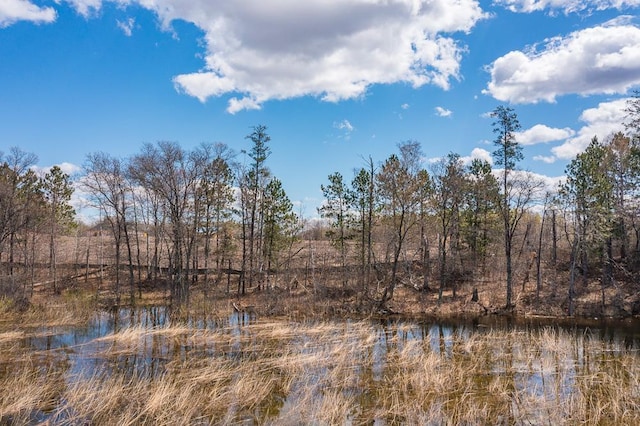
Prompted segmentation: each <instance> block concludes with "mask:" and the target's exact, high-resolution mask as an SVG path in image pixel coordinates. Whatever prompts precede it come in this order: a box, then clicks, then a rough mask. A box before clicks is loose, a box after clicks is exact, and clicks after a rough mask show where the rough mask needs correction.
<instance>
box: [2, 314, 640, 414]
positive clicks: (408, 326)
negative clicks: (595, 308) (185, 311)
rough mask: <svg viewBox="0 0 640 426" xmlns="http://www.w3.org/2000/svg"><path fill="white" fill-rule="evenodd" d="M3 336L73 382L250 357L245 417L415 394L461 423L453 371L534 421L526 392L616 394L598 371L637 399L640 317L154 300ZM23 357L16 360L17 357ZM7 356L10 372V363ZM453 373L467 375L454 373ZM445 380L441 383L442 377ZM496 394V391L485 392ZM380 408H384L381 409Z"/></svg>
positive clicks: (498, 409)
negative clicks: (426, 313)
mask: <svg viewBox="0 0 640 426" xmlns="http://www.w3.org/2000/svg"><path fill="white" fill-rule="evenodd" d="M3 342H4V340H0V354H3V355H4V354H8V353H9V352H10V351H13V353H18V352H19V353H22V354H27V355H28V357H26V358H23V359H27V360H28V362H29V363H31V364H33V365H39V366H42V374H43V375H47V374H50V372H51V371H56V372H58V374H60V375H61V377H63V380H64V381H65V382H66V384H67V386H68V387H72V386H73V385H74V384H77V383H79V382H82V381H86V380H91V379H92V378H95V377H100V378H101V379H105V378H109V377H112V376H116V375H118V376H122V377H125V378H136V380H143V379H144V380H149V381H150V382H153V381H154V380H156V379H158V380H159V379H160V378H162V377H164V376H165V375H167V374H174V373H172V372H174V371H177V370H179V369H182V368H196V367H197V368H209V367H210V364H212V363H213V361H215V360H220V362H223V363H226V364H224V365H228V366H230V367H233V366H238V365H242V364H250V363H255V373H254V374H256V375H263V376H264V377H263V379H264V380H265V381H266V382H267V383H269V386H271V388H270V391H269V395H268V396H265V397H264V399H263V401H262V402H261V403H260V404H257V405H256V406H252V408H251V410H249V411H247V410H246V409H243V401H242V398H240V399H237V400H234V404H233V405H234V407H235V408H233V414H232V415H230V416H231V417H230V418H231V419H232V420H234V421H237V420H238V419H241V418H244V416H248V415H249V414H250V415H251V416H253V418H261V419H263V420H264V419H271V420H273V419H277V418H283V416H284V417H286V418H289V419H290V420H291V419H292V418H293V419H294V420H295V417H294V416H299V415H301V414H295V413H296V412H297V411H298V410H299V408H300V404H301V401H306V402H308V400H318V401H329V402H331V401H332V400H331V399H330V398H334V399H336V401H338V400H340V398H342V399H343V400H344V401H348V402H349V401H350V402H349V403H351V404H353V406H354V407H356V408H349V409H348V410H347V409H345V412H346V413H347V414H346V416H347V418H346V419H344V418H343V421H345V420H348V422H353V423H361V422H369V421H370V420H372V419H373V420H375V421H377V422H378V423H381V424H384V423H394V422H396V421H400V422H402V421H409V419H418V418H426V417H420V415H417V417H411V415H410V414H411V412H410V411H409V414H407V412H408V411H407V410H406V409H403V410H404V411H402V410H399V409H398V408H397V407H398V406H399V405H398V404H401V403H408V404H412V405H410V407H412V409H415V410H416V413H422V414H424V413H427V412H428V413H429V415H433V416H436V417H434V418H447V419H454V420H456V421H455V422H456V423H457V422H458V421H459V422H462V423H464V422H465V421H467V420H465V417H464V414H456V413H459V412H460V410H461V408H460V407H458V406H457V404H459V403H460V401H459V400H458V399H456V398H458V395H457V392H458V391H455V392H454V391H450V390H449V389H450V386H451V385H452V383H455V382H456V380H458V381H460V383H463V384H464V388H465V392H468V395H471V396H470V397H467V398H471V400H473V399H474V398H477V399H478V401H477V403H478V404H479V406H482V407H486V410H487V412H486V413H485V415H486V416H487V417H486V418H489V419H494V420H496V419H499V420H500V422H504V423H509V424H511V423H518V419H523V418H524V419H528V421H529V422H531V423H534V424H535V423H539V420H540V419H541V417H540V416H542V418H545V417H546V418H549V417H550V416H551V414H552V413H551V412H549V411H547V412H537V411H536V409H535V407H536V404H534V403H529V402H531V401H538V402H539V401H547V402H548V401H551V402H553V403H554V404H555V405H556V406H559V407H560V406H563V404H564V405H566V404H568V405H569V406H570V405H571V404H572V403H573V402H572V401H573V398H574V394H575V393H576V392H578V393H580V395H583V397H584V398H585V401H586V402H589V401H591V403H593V404H596V402H597V401H599V400H600V399H602V393H603V392H607V390H605V389H604V388H603V386H604V385H603V384H602V383H601V382H598V381H594V379H593V377H597V376H598V375H602V374H605V373H606V375H607V377H610V379H611V380H612V381H613V382H614V383H617V384H618V385H619V386H622V387H627V388H628V389H630V390H631V393H632V395H631V396H633V397H636V396H640V395H638V394H640V388H639V387H638V385H637V383H638V375H640V371H638V370H637V366H638V357H640V322H638V321H635V322H633V321H625V322H621V323H611V322H585V323H575V322H574V323H568V322H567V323H561V322H559V321H543V320H533V319H527V320H524V321H515V320H513V319H502V318H489V317H488V318H482V319H480V320H478V319H476V320H470V321H458V322H453V321H451V322H439V323H436V322H433V321H424V320H402V319H395V320H388V319H385V320H377V321H370V322H362V321H349V320H335V321H331V322H329V323H326V322H322V323H313V322H308V323H304V324H301V323H297V322H292V321H285V320H280V321H279V322H278V321H258V320H257V319H256V317H255V315H251V314H249V313H247V312H233V313H232V314H231V315H229V316H228V317H225V318H222V319H221V318H215V317H203V316H194V315H192V316H185V315H177V314H176V313H172V312H171V311H170V310H169V309H167V308H166V307H162V306H149V307H138V308H128V309H120V310H117V311H111V312H101V313H99V314H97V315H96V316H95V317H94V318H93V319H92V320H91V321H90V322H89V323H87V324H86V325H84V326H81V327H72V328H46V327H42V328H39V329H36V330H29V331H28V332H25V333H24V336H23V337H20V338H16V339H14V340H13V341H12V342H11V343H10V344H9V343H3ZM316 357H317V359H316ZM2 359H6V357H4V356H3V357H2ZM19 359H20V358H19V357H15V361H14V362H15V363H16V365H17V363H18V362H21V361H19ZM280 359H283V360H286V361H283V362H282V363H280V361H279V360H280ZM630 359H631V360H634V361H633V362H630V361H629V360H630ZM0 365H2V369H0V377H4V376H6V375H7V374H8V372H9V371H11V368H12V365H11V362H10V361H3V364H0ZM252 365H253V364H252ZM448 370H450V371H448ZM455 371H460V372H466V373H465V374H467V375H469V377H457V376H456V375H455ZM603 372H604V373H603ZM238 374H239V373H238ZM461 374H462V373H461ZM439 377H444V378H445V379H442V380H445V381H444V382H438V381H437V380H439V379H438V378H439ZM198 380H200V379H198ZM241 380H242V377H239V376H237V377H235V378H232V379H229V383H228V384H227V385H226V386H231V387H233V386H240V385H241ZM446 381H450V382H452V383H447V382H446ZM447 392H450V393H447ZM634 392H635V393H634ZM489 394H491V395H492V396H491V398H492V399H491V400H490V401H489V400H488V399H487V400H483V399H482V398H487V395H489ZM442 395H444V396H442ZM61 398H62V397H61ZM63 399H64V398H62V399H61V400H60V403H62V400H63ZM420 401H422V402H420ZM472 402H473V401H472ZM321 403H322V402H319V403H314V404H316V405H311V407H312V409H318V410H320V409H324V408H322V406H321V405H317V404H321ZM335 404H336V403H334V405H335ZM394 404H395V405H394ZM483 404H484V405H483ZM381 406H382V407H385V410H386V411H385V412H384V414H375V413H378V412H379V411H380V410H381V408H380V407H381ZM313 407H315V408H313ZM547 410H548V409H547ZM400 411H402V413H403V414H402V415H400V414H397V412H400ZM371 413H374V414H371ZM394 413H396V414H394ZM439 413H440V414H439ZM442 413H448V414H447V415H446V416H444V414H442ZM451 413H453V414H451ZM425 415H426V414H425ZM438 415H442V416H444V417H438ZM456 416H458V417H456ZM300 420H304V417H302V418H300ZM293 422H294V423H295V421H293Z"/></svg>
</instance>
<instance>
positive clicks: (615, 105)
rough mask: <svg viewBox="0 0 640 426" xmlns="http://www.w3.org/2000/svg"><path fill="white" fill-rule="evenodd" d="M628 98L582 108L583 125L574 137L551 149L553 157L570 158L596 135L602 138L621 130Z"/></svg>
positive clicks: (582, 149) (581, 118)
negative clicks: (594, 106) (585, 108)
mask: <svg viewBox="0 0 640 426" xmlns="http://www.w3.org/2000/svg"><path fill="white" fill-rule="evenodd" d="M628 99H629V98H622V99H617V100H615V101H610V102H602V103H600V104H598V106H597V107H596V108H589V109H587V110H584V111H583V112H582V114H581V115H580V120H581V121H582V122H584V123H585V125H584V126H583V127H582V128H581V129H580V130H578V132H577V134H576V136H575V137H572V138H570V139H567V140H566V141H565V142H564V143H563V144H562V145H559V146H556V147H554V148H552V149H551V152H552V153H553V154H554V155H555V157H557V158H560V159H564V160H571V159H573V158H575V156H576V155H577V154H579V153H581V152H582V151H584V150H585V149H586V147H587V146H588V145H589V142H591V139H593V137H594V136H597V137H598V139H599V140H601V141H602V140H604V139H605V138H606V137H608V136H609V135H611V134H612V133H615V132H618V131H622V130H623V126H622V123H623V122H624V120H625V118H626V117H625V115H626V113H625V111H624V109H625V107H626V105H627V100H628Z"/></svg>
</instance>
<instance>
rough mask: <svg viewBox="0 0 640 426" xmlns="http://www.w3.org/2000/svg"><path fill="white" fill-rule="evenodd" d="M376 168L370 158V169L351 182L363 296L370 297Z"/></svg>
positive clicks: (363, 171)
mask: <svg viewBox="0 0 640 426" xmlns="http://www.w3.org/2000/svg"><path fill="white" fill-rule="evenodd" d="M374 176H375V168H374V166H373V160H372V159H371V157H369V160H368V168H366V169H365V168H361V169H360V170H359V171H358V173H357V174H356V175H355V176H354V178H353V180H352V181H351V190H350V193H351V195H352V200H351V201H352V204H353V207H354V208H355V209H356V211H357V215H358V220H357V222H358V229H357V233H359V237H360V238H359V241H360V267H361V271H360V280H361V286H362V296H363V297H365V298H366V297H368V292H369V282H370V280H371V267H372V261H373V258H374V256H373V255H374V253H373V221H374V210H375V208H376V203H377V200H376V191H375V179H374Z"/></svg>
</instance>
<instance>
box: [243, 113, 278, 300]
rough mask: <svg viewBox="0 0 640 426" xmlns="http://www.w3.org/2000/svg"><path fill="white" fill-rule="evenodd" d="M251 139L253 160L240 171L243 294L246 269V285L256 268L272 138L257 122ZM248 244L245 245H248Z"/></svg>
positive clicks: (250, 152) (249, 136) (250, 284)
mask: <svg viewBox="0 0 640 426" xmlns="http://www.w3.org/2000/svg"><path fill="white" fill-rule="evenodd" d="M246 139H249V140H251V142H252V144H253V146H252V147H251V150H250V151H249V158H251V160H253V163H252V164H251V165H250V167H249V169H248V170H246V171H243V173H242V177H241V179H240V185H241V191H242V193H241V203H242V207H241V208H242V212H243V213H242V229H243V238H242V247H243V250H242V272H243V277H242V293H243V294H244V282H245V275H246V272H247V261H248V272H249V287H251V286H252V285H253V274H254V271H255V269H256V260H257V259H256V253H259V252H260V247H261V243H262V238H261V225H262V223H261V219H262V218H261V215H262V202H263V197H262V195H263V189H264V188H265V186H266V183H267V179H268V177H269V169H267V167H266V166H265V162H266V161H267V158H268V157H269V155H270V154H271V150H270V149H269V146H268V143H269V142H270V141H271V137H270V136H269V135H268V134H267V127H266V126H263V125H258V126H255V127H253V131H252V132H251V133H250V134H249V135H247V136H246ZM247 246H248V247H247Z"/></svg>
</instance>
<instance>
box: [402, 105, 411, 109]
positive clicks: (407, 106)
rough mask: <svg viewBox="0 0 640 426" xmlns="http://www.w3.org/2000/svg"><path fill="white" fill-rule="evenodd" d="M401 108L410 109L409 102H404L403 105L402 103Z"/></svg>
mask: <svg viewBox="0 0 640 426" xmlns="http://www.w3.org/2000/svg"><path fill="white" fill-rule="evenodd" d="M400 108H402V109H409V104H402V105H400Z"/></svg>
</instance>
